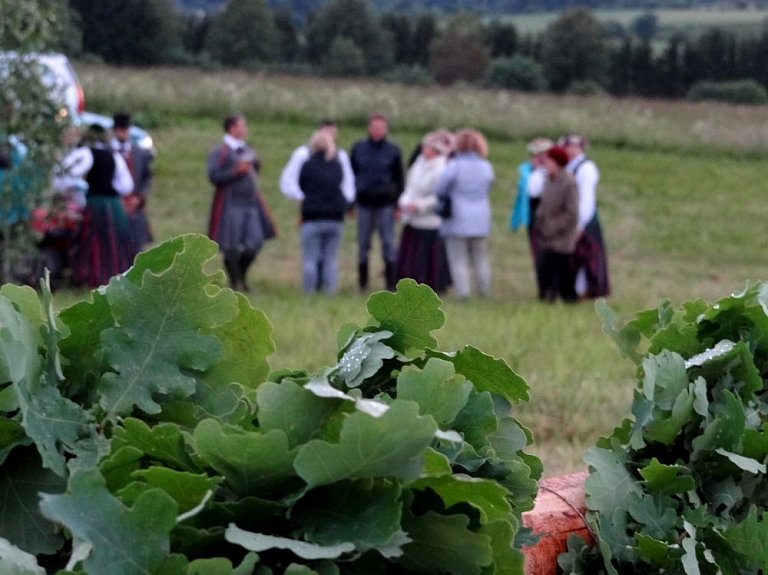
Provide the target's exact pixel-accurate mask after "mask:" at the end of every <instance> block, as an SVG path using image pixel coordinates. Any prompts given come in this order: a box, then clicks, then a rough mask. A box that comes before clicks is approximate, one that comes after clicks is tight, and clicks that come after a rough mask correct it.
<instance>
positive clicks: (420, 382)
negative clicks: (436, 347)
mask: <svg viewBox="0 0 768 575" xmlns="http://www.w3.org/2000/svg"><path fill="white" fill-rule="evenodd" d="M472 391H473V388H472V383H471V382H469V381H467V380H466V379H465V378H464V377H463V376H458V375H456V372H455V370H454V368H453V364H452V363H450V362H448V361H443V360H441V359H435V358H432V359H429V360H428V361H427V363H426V364H425V365H424V367H423V368H422V369H421V370H416V369H405V370H403V371H401V372H400V375H398V377H397V397H398V399H404V400H410V401H415V402H416V403H418V404H419V413H420V414H421V415H431V416H432V417H434V419H435V421H436V422H437V425H438V426H439V427H440V428H441V429H446V428H448V427H450V426H451V424H452V423H453V421H454V420H455V419H456V416H457V415H458V414H459V412H460V411H461V410H462V409H463V408H464V406H465V405H466V404H467V399H468V398H469V394H470V393H471V392H472Z"/></svg>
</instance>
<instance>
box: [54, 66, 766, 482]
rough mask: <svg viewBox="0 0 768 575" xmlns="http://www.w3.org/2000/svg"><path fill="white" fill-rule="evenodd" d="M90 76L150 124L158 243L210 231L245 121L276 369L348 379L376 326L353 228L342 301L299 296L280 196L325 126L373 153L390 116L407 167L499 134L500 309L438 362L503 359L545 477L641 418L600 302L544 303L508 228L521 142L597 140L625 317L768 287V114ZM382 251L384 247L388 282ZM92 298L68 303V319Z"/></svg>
mask: <svg viewBox="0 0 768 575" xmlns="http://www.w3.org/2000/svg"><path fill="white" fill-rule="evenodd" d="M78 72H79V73H80V76H81V80H83V84H84V87H85V92H86V94H87V101H88V103H89V106H88V107H89V108H90V109H93V110H94V111H100V112H103V113H111V112H112V111H114V110H116V109H127V110H129V111H131V112H133V113H134V114H135V115H137V117H141V115H144V117H146V118H151V119H152V121H153V122H154V124H153V125H154V127H152V128H151V132H152V134H153V136H154V137H155V140H156V145H157V148H158V156H157V161H156V177H155V185H154V190H153V195H152V199H151V203H150V215H151V218H152V223H153V225H154V230H155V234H156V239H157V241H162V240H164V239H167V238H170V237H173V236H175V235H177V234H180V233H187V232H201V233H202V232H204V231H205V228H206V221H207V216H208V208H209V203H210V198H211V187H210V185H209V184H208V183H207V182H206V178H205V157H206V154H207V152H208V150H209V149H210V148H211V147H212V146H213V145H215V144H216V143H217V142H218V141H219V139H220V137H221V128H220V125H219V122H220V117H221V116H222V115H223V114H224V113H225V112H226V111H228V110H229V109H238V110H243V111H245V113H246V115H247V116H248V117H249V119H250V134H249V138H248V140H249V142H250V143H251V144H252V145H253V146H254V147H255V148H256V149H257V151H258V152H259V153H260V155H261V156H262V159H263V162H264V164H263V174H262V187H263V190H264V193H265V195H266V197H267V201H268V202H269V204H270V206H271V208H272V210H273V213H274V216H275V218H276V220H277V222H278V225H279V232H280V236H279V238H278V239H276V240H274V241H272V242H270V243H269V244H267V245H266V247H265V248H264V250H263V252H262V254H261V255H260V257H259V260H258V262H257V264H256V266H255V267H254V269H253V270H252V275H251V278H250V279H251V283H252V284H253V287H254V288H255V290H254V292H253V293H252V294H251V295H250V296H249V298H250V300H251V302H252V304H253V305H254V307H257V308H260V309H262V310H264V311H265V313H266V314H267V317H268V318H269V319H270V320H271V322H272V324H273V326H274V333H273V337H274V340H275V344H276V348H277V351H276V352H275V353H274V354H273V356H271V358H270V364H271V366H272V368H273V369H279V368H284V367H290V368H308V369H314V368H317V367H320V366H323V365H329V364H332V363H335V353H336V344H335V334H336V331H337V330H338V329H339V327H340V326H341V325H342V324H344V323H345V322H349V321H354V322H357V323H363V322H365V321H366V318H367V313H366V310H365V301H366V299H367V294H360V293H358V291H357V289H356V287H355V284H356V278H355V275H354V268H355V265H354V262H355V247H354V244H355V228H354V226H355V222H354V221H352V220H349V221H347V225H346V231H345V237H344V242H343V245H342V248H341V250H342V251H341V255H340V260H341V277H340V293H339V294H338V296H337V297H335V298H327V297H322V296H316V297H305V296H304V295H303V294H302V293H301V288H300V254H299V242H298V229H297V225H296V220H297V206H296V205H295V204H294V203H293V202H291V201H289V200H286V199H284V198H283V197H282V196H281V195H280V193H279V191H278V188H277V180H278V177H279V174H280V171H281V169H282V167H283V166H284V164H285V162H286V161H287V159H288V157H289V155H290V153H291V151H292V150H293V148H294V147H296V146H297V145H299V144H300V143H302V142H303V141H305V140H306V139H307V138H308V137H309V135H310V134H311V132H312V130H313V127H314V122H315V121H316V119H318V118H320V117H323V116H325V115H334V116H336V117H337V118H338V119H339V120H340V121H341V129H340V135H339V144H340V145H341V146H343V147H345V148H349V146H350V145H351V144H352V142H353V141H354V140H356V139H357V138H359V137H362V136H363V133H364V128H363V125H362V121H363V118H364V116H365V114H366V113H367V112H368V111H370V110H371V109H382V110H384V111H385V112H387V113H389V114H390V115H391V116H392V119H393V126H392V136H393V138H394V139H395V140H396V141H397V142H398V143H399V144H401V146H402V147H403V150H404V151H405V153H406V154H408V153H410V151H411V149H412V148H413V146H414V145H415V144H416V143H417V142H418V141H419V139H420V137H421V136H422V134H423V133H424V131H425V130H426V129H429V128H433V127H437V126H439V125H444V126H447V127H449V128H451V129H455V128H458V127H461V126H464V125H471V126H476V127H478V128H480V129H482V130H484V131H486V132H487V133H489V134H490V135H491V138H490V157H489V159H490V160H491V162H492V164H493V166H494V169H495V172H496V183H495V185H494V188H493V191H492V198H493V231H492V236H491V245H490V250H491V255H492V264H493V273H494V297H493V299H492V300H491V301H470V302H456V301H453V300H451V298H450V296H447V297H446V298H445V300H444V310H445V312H446V318H447V319H446V325H445V326H444V327H443V328H441V329H440V330H439V331H438V333H437V337H438V340H439V342H440V346H439V347H440V349H442V350H447V351H450V350H454V349H458V348H461V347H463V346H464V345H472V346H475V347H477V348H479V349H481V350H483V351H484V352H486V353H488V354H490V355H493V356H495V357H499V358H503V359H505V360H506V361H507V362H508V363H509V364H510V365H511V366H512V367H513V369H515V371H516V372H517V373H519V374H520V375H521V376H522V377H523V378H525V380H526V381H527V382H528V384H529V385H530V388H531V389H530V394H531V400H530V402H528V403H526V404H522V405H520V406H516V407H515V414H516V415H517V416H518V417H519V418H520V419H521V420H522V421H523V422H524V423H525V424H526V425H528V426H529V427H530V428H531V430H532V431H533V434H534V438H535V441H536V443H535V445H534V447H533V449H532V450H531V451H533V452H534V453H536V454H537V455H538V456H539V457H541V458H542V459H543V460H544V462H545V475H546V476H553V475H559V474H561V473H566V472H571V471H576V470H582V469H584V468H585V464H584V463H583V462H582V461H581V453H582V452H583V451H584V449H586V448H587V447H589V446H591V445H592V444H593V443H594V441H595V440H596V439H597V438H598V437H600V436H602V435H605V434H607V433H609V432H610V431H611V429H612V428H613V427H614V426H616V425H618V424H619V423H620V422H621V420H622V418H624V417H628V416H629V405H630V401H631V396H632V390H633V384H634V375H635V374H634V366H633V365H632V364H631V363H629V362H627V361H626V360H623V359H621V358H620V357H619V356H618V353H617V352H616V350H615V347H614V345H613V342H612V341H611V340H610V338H609V337H608V336H606V335H604V334H603V333H601V321H600V318H599V317H598V316H597V314H596V312H595V310H594V307H593V305H592V304H591V303H584V304H581V305H577V306H570V307H568V306H562V305H555V306H546V305H542V304H540V303H538V302H537V301H536V298H535V289H534V283H533V282H534V280H533V272H532V268H531V261H530V257H529V254H528V248H527V240H526V237H525V232H523V231H518V232H517V233H512V232H510V231H509V229H508V227H507V222H508V218H509V210H510V206H511V203H512V200H513V192H512V190H513V189H514V183H515V179H516V168H517V165H518V164H519V163H520V162H521V161H523V160H524V159H525V149H524V141H525V138H528V137H531V136H533V135H539V134H543V135H548V136H557V135H559V134H560V133H563V132H566V131H578V132H582V133H584V134H585V135H587V136H588V137H593V139H594V145H593V146H592V147H591V149H590V151H589V152H590V155H591V156H592V157H593V158H594V159H595V160H596V162H597V164H598V166H599V168H600V171H601V176H602V178H601V184H600V186H599V190H598V193H599V207H600V214H601V218H602V223H603V228H604V231H605V234H606V241H607V245H608V255H609V265H610V269H611V274H612V283H613V294H612V295H611V297H610V298H609V299H608V302H607V303H608V305H609V306H611V307H612V308H613V309H614V310H615V311H616V312H617V314H618V316H619V317H620V318H622V319H624V320H629V319H632V318H633V317H634V315H635V314H636V313H637V312H638V311H641V310H644V309H648V308H653V307H655V306H656V305H658V302H659V301H660V300H661V299H663V298H669V299H670V300H672V302H673V303H674V304H676V305H680V304H682V303H683V302H684V301H687V300H689V299H693V298H697V297H701V298H704V299H706V300H707V301H714V300H716V299H720V298H721V297H724V296H726V295H728V294H729V293H731V292H732V291H734V290H738V289H740V288H742V287H743V286H744V285H745V283H746V282H747V281H756V280H761V279H764V278H765V277H766V275H768V274H766V252H767V248H768V234H766V232H765V224H764V222H765V221H767V219H768V202H766V201H765V197H764V193H765V187H766V184H765V182H768V162H766V161H765V159H766V154H768V113H767V112H766V110H764V109H762V108H738V107H728V106H721V105H718V106H712V105H694V104H683V103H669V102H650V101H640V100H624V101H618V100H608V99H578V98H569V99H558V98H554V97H532V96H521V95H516V94H509V93H495V92H480V91H474V90H471V89H469V88H457V89H455V90H447V89H442V90H435V89H432V88H424V89H415V88H405V87H402V86H397V85H388V84H373V83H370V84H369V83H359V84H355V83H351V82H349V83H348V82H344V83H340V84H336V83H334V82H330V81H320V80H313V81H310V80H306V79H297V78H275V77H267V76H248V75H241V74H228V73H225V74H214V75H206V74H202V73H200V72H197V71H187V72H185V71H166V70H154V71H141V72H138V71H132V70H110V69H106V68H103V67H100V66H78ZM227 94H229V95H227ZM281 95H282V96H281ZM430 99H432V102H433V104H429V105H434V106H435V108H434V109H435V110H436V111H435V112H434V115H431V116H430V115H426V114H424V113H423V111H424V109H425V108H424V106H427V105H428V104H427V102H429V101H430ZM366 102H367V105H366ZM467 103H470V104H467ZM430 122H434V124H431V123H430ZM377 249H378V244H374V250H375V252H374V254H373V259H372V262H373V264H374V265H376V266H378V265H380V256H379V254H378V252H377V251H376V250H377ZM212 265H213V266H217V265H219V262H213V264H212ZM373 287H374V288H378V287H383V279H381V278H380V277H376V276H375V275H374V280H373ZM84 296H85V294H83V293H72V292H62V293H59V294H57V304H58V305H60V306H64V305H68V304H69V303H71V302H73V301H76V300H78V299H80V298H82V297H84Z"/></svg>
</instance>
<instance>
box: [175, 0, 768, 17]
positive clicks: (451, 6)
mask: <svg viewBox="0 0 768 575" xmlns="http://www.w3.org/2000/svg"><path fill="white" fill-rule="evenodd" d="M174 2H175V4H176V5H177V6H179V7H180V8H182V9H187V10H191V9H195V10H205V11H215V10H218V9H220V8H221V7H222V6H223V5H225V4H226V3H227V0H174ZM328 2H329V0H269V2H268V4H269V6H270V7H272V8H286V9H288V10H289V11H290V12H291V13H292V14H293V15H294V16H295V17H297V18H302V17H304V16H306V15H307V14H309V13H311V12H314V11H316V10H318V9H319V8H321V7H322V6H323V5H324V4H327V3H328ZM372 4H373V6H374V8H375V9H376V10H377V11H379V12H398V13H418V12H424V11H434V12H439V13H444V14H452V13H454V12H458V11H461V10H466V11H470V12H477V13H480V14H486V15H501V14H531V13H536V12H558V11H560V10H564V9H566V8H572V7H575V6H586V7H588V8H591V9H592V10H599V9H612V10H620V9H648V10H662V9H679V8H701V7H705V6H714V5H720V6H724V7H728V8H746V7H748V6H755V7H760V8H763V7H765V6H766V5H768V0H749V1H747V0H733V1H724V0H373V1H372Z"/></svg>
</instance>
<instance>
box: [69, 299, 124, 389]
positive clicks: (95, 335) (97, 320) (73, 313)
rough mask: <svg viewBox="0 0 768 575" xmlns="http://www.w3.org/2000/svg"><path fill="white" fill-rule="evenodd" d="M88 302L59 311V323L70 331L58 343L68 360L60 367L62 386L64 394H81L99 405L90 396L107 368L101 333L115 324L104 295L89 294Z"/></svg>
mask: <svg viewBox="0 0 768 575" xmlns="http://www.w3.org/2000/svg"><path fill="white" fill-rule="evenodd" d="M91 299H92V301H81V302H78V303H76V304H74V305H72V306H70V307H68V308H65V309H63V310H61V311H60V312H59V321H60V322H61V323H63V324H64V325H66V326H67V328H68V329H69V335H67V336H66V337H65V338H63V339H62V340H61V341H60V342H59V351H60V353H61V355H62V357H63V358H64V359H66V360H68V361H65V362H64V363H63V365H62V370H63V371H64V383H63V386H64V388H65V389H66V390H67V395H68V396H69V397H74V396H79V395H84V396H85V397H87V398H88V399H89V400H90V401H91V402H93V403H98V396H94V395H93V387H94V383H95V381H96V380H97V379H98V378H99V377H101V374H102V373H103V372H104V371H105V369H107V366H106V365H105V364H104V360H103V355H104V354H103V351H102V349H101V334H102V333H103V332H104V331H105V330H107V329H109V328H111V327H113V326H114V325H115V319H114V318H113V317H112V311H111V309H110V307H109V302H108V301H107V296H106V295H104V293H103V292H101V291H98V290H95V291H93V292H91ZM91 397H93V399H91Z"/></svg>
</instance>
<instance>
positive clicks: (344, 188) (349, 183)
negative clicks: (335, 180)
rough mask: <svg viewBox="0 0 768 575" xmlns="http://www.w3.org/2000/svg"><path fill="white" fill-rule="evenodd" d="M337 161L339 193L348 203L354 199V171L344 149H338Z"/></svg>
mask: <svg viewBox="0 0 768 575" xmlns="http://www.w3.org/2000/svg"><path fill="white" fill-rule="evenodd" d="M338 156H339V163H340V164H341V172H342V177H341V193H342V194H344V199H346V200H347V202H348V203H350V204H351V203H352V202H354V201H355V173H354V172H353V171H352V164H351V162H350V161H349V156H347V153H346V152H345V151H344V150H339V151H338Z"/></svg>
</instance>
